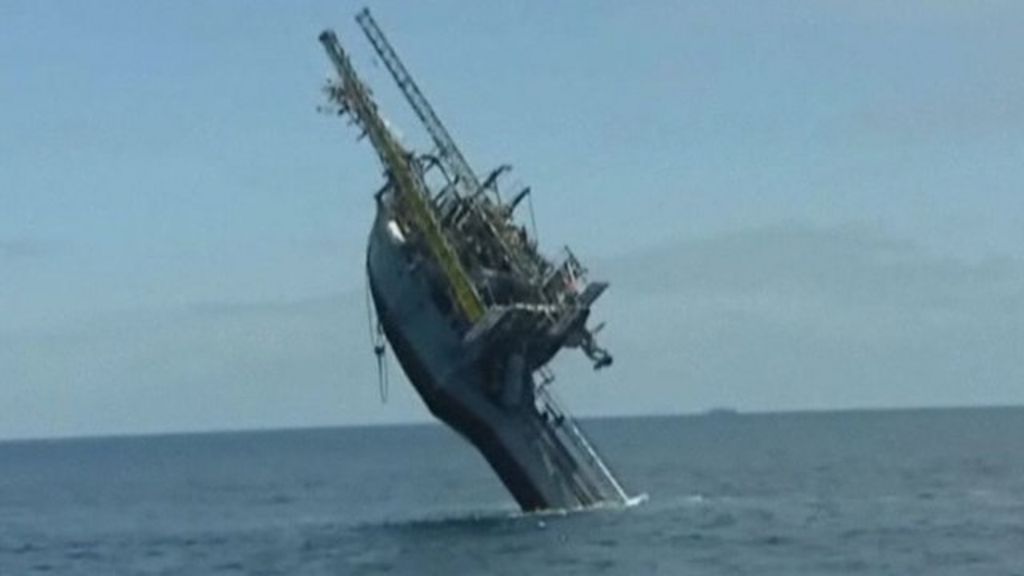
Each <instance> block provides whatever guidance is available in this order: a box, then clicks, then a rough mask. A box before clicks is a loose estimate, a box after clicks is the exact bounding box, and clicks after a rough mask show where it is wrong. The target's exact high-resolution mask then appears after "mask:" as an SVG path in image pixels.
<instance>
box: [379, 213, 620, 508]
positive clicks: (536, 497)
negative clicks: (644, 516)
mask: <svg viewBox="0 0 1024 576" xmlns="http://www.w3.org/2000/svg"><path fill="white" fill-rule="evenodd" d="M389 223H391V218H390V214H389V210H388V208H387V206H386V205H385V204H383V203H381V204H380V205H379V207H378V213H377V218H376V220H375V223H374V225H373V228H372V231H371V233H370V239H369V243H368V248H367V273H368V276H369V280H370V289H371V292H372V295H373V301H374V307H375V309H376V311H377V316H378V318H379V321H380V323H381V326H382V328H383V330H384V333H385V335H386V336H387V338H388V341H389V342H390V344H391V347H392V349H393V351H394V353H395V357H396V358H397V359H398V362H399V363H400V365H401V367H402V369H403V371H404V372H405V374H406V376H407V377H408V379H409V381H410V382H411V383H412V385H413V386H414V387H415V389H416V391H417V393H418V394H419V395H420V397H421V398H422V399H423V401H424V403H425V404H426V405H427V408H428V409H429V410H430V412H431V413H432V414H433V415H434V416H436V417H437V418H438V419H439V420H441V421H442V422H444V423H445V424H447V425H448V426H450V427H451V428H453V429H454V430H456V431H457V432H458V433H459V434H460V435H461V436H463V437H464V438H465V439H467V440H468V441H469V442H470V443H471V444H472V445H473V446H475V447H476V448H477V449H478V450H479V451H480V453H481V454H482V455H483V456H484V458H485V459H486V460H487V462H488V463H489V464H490V465H491V467H492V468H493V469H494V471H495V473H496V474H497V476H498V477H499V478H500V479H501V481H502V483H503V484H504V485H505V486H506V488H507V489H508V490H509V492H510V493H511V494H512V496H513V497H514V498H515V500H516V501H517V502H518V504H519V506H520V507H521V508H522V509H524V510H538V509H551V508H560V509H572V508H582V507H589V506H594V505H598V504H623V503H625V501H626V495H625V493H624V492H623V490H622V488H621V486H620V485H619V483H618V482H617V481H616V479H615V478H614V476H613V475H612V473H611V472H610V471H609V470H608V468H607V466H606V465H605V464H604V462H603V461H602V460H601V458H600V456H598V454H597V453H596V452H595V451H594V449H593V447H592V446H591V445H590V443H589V441H588V440H587V439H586V438H585V437H584V436H583V434H582V432H581V431H580V430H579V428H578V427H577V426H576V424H575V423H574V422H573V421H572V419H571V418H568V417H567V416H566V415H565V414H564V413H562V412H561V410H560V408H558V407H557V406H556V405H555V404H554V402H553V400H552V399H551V398H550V396H549V395H548V394H547V392H546V391H545V390H544V389H543V388H538V387H536V386H535V385H534V383H533V378H532V375H531V374H529V373H528V371H525V370H524V371H522V372H523V373H521V374H518V375H515V374H514V375H512V376H511V377H507V376H506V377H498V376H496V375H495V373H494V371H493V370H492V369H491V367H493V366H494V365H495V362H496V358H495V357H494V356H495V354H503V352H500V351H497V352H495V351H486V350H480V349H474V348H473V347H471V346H470V345H468V344H466V343H465V342H464V338H463V336H462V333H464V330H460V328H459V326H458V325H457V323H456V322H455V321H453V318H452V315H451V312H450V311H448V310H447V309H446V308H447V306H446V305H445V303H444V299H443V298H439V297H438V292H437V290H438V289H437V287H436V285H433V284H432V281H431V278H430V275H429V274H428V273H426V272H425V270H424V268H425V266H426V265H425V264H424V263H423V262H418V261H417V259H416V258H415V257H412V256H411V255H410V254H411V251H410V250H408V249H407V247H406V246H405V244H404V239H403V238H402V237H401V233H400V232H399V231H396V227H395V226H394V224H393V223H391V226H389ZM497 360H502V359H500V358H499V359H497Z"/></svg>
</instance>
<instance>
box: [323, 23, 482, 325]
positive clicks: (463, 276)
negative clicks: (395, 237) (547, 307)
mask: <svg viewBox="0 0 1024 576" xmlns="http://www.w3.org/2000/svg"><path fill="white" fill-rule="evenodd" d="M320 43H321V44H323V45H324V49H325V50H326V51H327V55H328V57H330V59H331V62H332V63H333V64H334V67H335V69H336V71H337V72H338V76H339V77H340V79H341V84H340V85H337V84H328V87H327V93H328V97H329V98H330V100H331V102H333V103H334V104H336V105H337V106H338V112H339V114H346V113H348V114H349V115H351V117H352V118H353V121H354V122H355V123H356V124H357V125H358V126H359V127H360V128H362V129H363V134H365V135H366V136H367V137H368V138H369V139H370V143H371V144H373V148H374V150H376V152H377V156H378V158H380V161H381V164H382V165H383V166H384V169H385V171H386V172H387V174H388V176H389V177H390V179H391V182H392V183H393V184H394V186H395V192H396V193H395V198H396V201H397V208H398V215H399V216H400V218H401V219H402V224H404V225H405V228H406V230H412V231H414V232H415V233H417V234H419V235H420V236H422V238H423V241H424V243H425V244H426V246H427V249H428V250H429V252H430V253H431V254H432V255H433V256H434V258H435V259H436V260H437V261H438V262H439V263H440V265H441V270H442V272H443V273H444V275H445V277H446V278H447V279H448V283H447V284H448V286H450V289H451V292H452V296H453V297H454V299H455V302H456V303H457V305H458V308H459V310H460V311H461V312H462V316H463V317H464V318H465V319H466V320H467V321H468V322H469V323H470V324H473V323H474V322H476V321H477V320H478V319H480V317H482V316H483V314H484V305H483V300H482V299H481V298H480V294H479V293H478V292H477V289H476V287H475V286H474V285H473V282H472V281H471V280H470V278H469V274H467V273H466V270H465V268H463V266H462V263H461V262H460V261H459V257H458V254H457V253H456V251H455V249H454V248H453V247H452V245H451V242H450V241H449V239H448V237H447V235H446V234H445V231H444V229H443V228H442V227H441V224H440V223H439V222H438V221H437V216H436V215H435V213H434V210H433V209H432V208H431V207H430V204H429V196H428V194H427V192H426V185H425V184H424V182H423V179H422V176H421V175H420V173H419V171H418V170H417V169H415V168H414V166H413V165H412V163H411V155H410V154H409V153H408V152H407V151H406V150H405V149H404V148H403V147H402V145H401V144H399V143H398V141H397V140H396V139H395V137H394V135H393V134H391V131H390V130H389V129H388V127H387V124H385V123H384V119H383V118H381V116H380V114H378V112H377V104H376V103H375V102H374V101H373V98H372V97H371V96H370V92H369V90H367V89H366V86H364V85H363V83H362V81H361V80H359V76H358V75H357V74H356V71H355V69H354V68H353V67H352V62H351V61H349V58H348V55H347V54H346V53H345V50H344V49H343V48H342V47H341V45H340V44H339V43H338V37H337V36H336V35H335V34H334V32H333V31H331V30H325V31H324V32H322V33H321V34H320Z"/></svg>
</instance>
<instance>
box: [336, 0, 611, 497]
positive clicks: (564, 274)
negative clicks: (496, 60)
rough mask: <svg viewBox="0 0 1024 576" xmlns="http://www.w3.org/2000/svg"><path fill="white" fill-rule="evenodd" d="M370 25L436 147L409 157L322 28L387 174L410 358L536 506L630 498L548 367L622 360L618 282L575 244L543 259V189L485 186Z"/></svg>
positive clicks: (376, 238)
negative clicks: (604, 322)
mask: <svg viewBox="0 0 1024 576" xmlns="http://www.w3.org/2000/svg"><path fill="white" fill-rule="evenodd" d="M356 21H357V22H358V24H359V26H360V28H361V29H362V30H363V32H364V33H365V35H366V37H367V38H368V39H369V41H370V44H372V46H373V48H374V50H375V52H376V54H377V56H378V57H379V58H380V60H381V61H382V62H383V63H384V65H385V66H386V67H387V69H388V71H389V72H390V73H391V75H392V77H393V78H394V80H395V82H396V83H397V84H398V87H399V88H400V89H401V91H402V93H403V95H404V96H405V98H406V99H407V100H408V102H409V104H410V105H411V107H412V109H413V111H414V112H415V113H416V116H417V117H418V118H419V119H420V120H421V121H422V123H423V125H424V127H425V128H426V130H427V132H428V133H429V134H430V137H431V139H432V140H433V144H434V149H433V150H432V151H431V152H430V153H426V154H416V153H413V152H412V151H409V150H407V149H405V148H404V147H403V146H402V144H401V143H400V142H399V141H398V139H397V138H396V137H395V135H394V134H393V133H392V131H391V130H390V129H389V126H388V124H387V123H386V122H385V121H384V119H383V118H382V117H381V115H380V114H379V113H378V109H377V104H376V103H375V102H374V100H373V97H372V95H371V93H370V91H369V90H368V89H367V87H366V86H365V85H364V84H363V83H362V81H361V80H360V79H359V77H358V76H357V75H356V72H355V70H354V68H353V67H352V64H351V62H350V60H349V57H348V55H347V54H346V53H345V51H344V49H343V48H342V47H341V45H340V43H339V42H338V39H337V36H336V35H335V33H334V32H333V31H331V30H325V31H324V32H323V33H321V34H320V37H319V39H320V42H321V43H322V44H323V46H324V48H325V49H326V51H327V55H328V57H329V58H330V60H331V62H332V63H333V65H334V67H335V69H336V71H337V75H338V76H337V78H335V79H332V80H329V81H328V83H327V85H326V86H325V93H326V94H327V98H328V101H329V106H328V108H327V110H328V111H330V112H332V113H337V114H338V115H341V116H346V117H348V118H349V119H351V121H352V123H354V124H355V125H356V126H357V127H358V128H359V129H360V130H361V136H360V137H364V136H365V137H366V138H367V139H368V140H369V142H370V143H371V144H372V145H373V148H374V150H375V151H376V153H377V156H378V158H379V160H380V162H381V164H382V166H383V171H384V176H385V184H384V186H383V187H382V188H381V189H380V190H379V191H378V192H377V193H376V195H375V198H376V204H377V212H376V218H375V219H374V222H373V226H372V229H371V231H370V237H369V243H368V247H367V257H366V270H367V274H368V277H369V285H370V292H371V294H372V297H373V303H374V308H375V310H376V313H377V318H378V322H379V326H380V328H381V329H382V332H383V334H384V335H386V337H387V341H388V342H389V343H390V344H391V347H392V349H393V350H394V354H395V356H396V357H397V359H398V362H399V364H400V365H401V367H402V369H403V371H404V372H405V374H406V376H407V377H408V379H409V381H410V382H411V383H412V385H413V386H414V387H415V388H416V391H417V392H418V393H419V395H420V396H421V397H422V399H423V401H424V402H425V403H426V405H427V407H428V408H429V410H430V411H431V412H432V413H433V414H434V415H435V416H436V417H437V418H439V419H440V420H441V421H443V422H444V423H445V424H447V425H448V426H450V427H452V428H453V429H455V430H456V431H457V432H458V433H459V434H461V435H462V436H463V437H465V438H466V439H467V440H468V441H469V442H471V443H472V444H473V445H474V446H475V447H476V448H477V449H478V450H479V451H480V452H481V453H482V454H483V456H484V458H485V459H486V460H487V462H488V463H490V465H491V467H492V468H493V469H494V471H495V473H496V474H497V475H498V477H499V478H500V479H501V481H502V482H503V483H504V485H505V486H506V487H507V488H508V490H509V492H510V493H511V494H512V496H513V497H514V498H515V500H516V501H517V502H518V504H519V506H520V507H521V508H522V509H523V510H539V509H550V508H561V509H572V508H583V507H591V506H595V505H604V504H610V505H616V504H625V503H626V502H627V501H628V498H627V496H626V493H625V491H624V490H623V488H622V486H621V485H620V484H619V482H618V480H616V478H615V476H614V475H613V474H612V472H611V471H610V470H609V468H608V466H607V465H605V463H604V461H603V460H602V459H601V457H600V456H599V455H598V453H597V451H596V450H595V449H594V447H593V445H592V444H591V443H590V442H589V441H588V440H587V438H586V437H585V436H584V434H583V433H582V432H581V430H580V428H579V427H578V426H577V425H576V423H575V422H574V421H573V420H572V418H570V417H569V415H568V414H566V413H565V412H564V411H563V410H562V409H561V408H560V407H559V406H558V405H557V403H556V402H555V400H554V399H553V398H552V395H551V391H550V389H549V387H550V384H551V382H552V380H553V376H552V375H551V372H550V370H549V369H548V368H547V364H548V362H550V361H551V359H552V358H553V357H554V356H555V354H556V353H558V351H559V350H561V349H562V348H564V347H569V348H579V349H581V350H582V351H583V352H584V353H585V354H586V355H587V356H588V357H589V358H590V359H591V360H592V361H593V364H594V367H595V369H597V368H603V367H605V366H608V365H610V364H611V363H612V357H611V355H610V354H609V353H608V352H607V351H606V350H605V349H603V348H601V347H600V346H599V345H598V344H597V342H596V341H595V339H594V333H595V332H596V331H597V330H596V329H595V330H591V329H588V328H587V325H586V323H587V320H588V317H589V316H590V307H591V305H592V304H593V303H594V301H595V300H597V298H598V297H599V296H600V295H601V294H602V292H604V290H605V289H606V288H607V286H608V285H607V283H604V282H589V281H588V280H587V278H586V270H585V269H584V267H583V266H582V265H581V264H580V262H579V261H578V260H577V259H576V257H575V256H573V254H572V253H571V252H570V251H569V250H568V248H566V253H565V257H564V260H562V261H561V262H559V263H554V262H552V261H550V260H548V259H547V258H546V257H544V256H542V255H541V254H540V252H539V251H538V249H537V245H536V240H535V237H534V236H535V235H531V234H530V233H528V232H527V230H526V228H525V227H524V226H521V225H519V224H518V223H517V222H516V220H515V219H514V212H515V210H516V208H517V206H519V205H520V203H521V202H522V201H523V200H524V199H525V198H527V197H528V195H529V194H530V189H529V188H525V189H522V190H518V191H516V193H515V194H514V195H512V197H511V199H510V200H507V201H506V200H505V199H504V198H503V197H502V195H501V194H500V193H499V190H498V180H499V177H500V176H501V175H502V174H503V173H504V172H506V171H507V170H508V169H509V167H508V166H501V167H499V168H498V169H496V170H494V171H492V172H491V173H490V174H489V175H488V176H487V177H486V178H484V179H482V180H481V179H479V178H478V177H477V175H476V173H475V172H474V171H473V170H472V169H471V168H470V166H469V164H468V163H467V162H466V160H465V158H464V157H463V155H462V153H461V152H460V151H459V149H458V147H457V146H456V145H455V142H454V141H453V140H452V138H451V136H449V134H448V131H447V130H446V129H445V127H444V126H443V125H442V124H441V121H440V120H439V119H438V118H437V116H436V114H435V113H434V110H433V109H432V108H431V106H430V104H429V103H428V102H427V100H426V98H425V97H424V96H423V94H422V93H421V92H420V90H419V88H418V87H417V85H416V83H415V82H414V81H413V79H412V77H411V76H410V75H409V73H408V71H406V69H405V66H404V65H403V64H402V62H401V61H400V60H399V58H398V55H397V54H396V53H395V51H394V50H393V49H392V47H391V45H390V44H389V43H388V41H387V39H386V38H385V36H384V34H383V33H382V32H381V30H380V29H379V28H378V27H377V24H376V22H375V21H374V19H373V17H372V16H371V15H370V13H369V11H368V10H366V9H364V10H362V11H361V12H360V13H359V14H358V15H357V16H356ZM381 351H382V348H378V354H379V353H380V352H381ZM410 481H412V480H410Z"/></svg>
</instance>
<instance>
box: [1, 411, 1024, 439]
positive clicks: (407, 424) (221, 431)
mask: <svg viewBox="0 0 1024 576" xmlns="http://www.w3.org/2000/svg"><path fill="white" fill-rule="evenodd" d="M1007 410H1009V411H1015V410H1016V411H1024V404H1001V405H975V406H879V407H845V408H820V409H815V408H805V409H798V410H765V411H758V410H754V411H749V412H745V411H740V410H733V409H732V408H729V407H721V408H710V409H707V410H702V411H699V412H681V413H671V414H670V413H651V412H646V413H643V414H607V415H592V416H577V417H573V420H575V421H576V422H577V423H581V424H583V425H587V424H588V423H593V422H604V421H619V420H648V419H651V420H658V419H674V418H694V419H697V418H714V419H718V418H724V419H728V418H741V417H774V416H779V417H785V416H830V415H833V416H844V415H855V414H896V413H921V412H990V411H1007ZM719 411H724V413H720V412H719ZM420 427H430V428H437V429H440V430H444V431H445V432H447V433H450V434H452V435H454V436H455V437H458V438H460V439H461V436H459V435H458V433H457V432H455V431H453V430H452V429H451V428H449V427H448V426H447V425H446V424H444V423H443V422H441V421H439V420H436V419H434V418H430V417H428V418H425V419H423V420H401V421H397V420H396V421H394V422H366V423H358V422H353V423H342V424H329V425H322V426H301V425H298V426H281V427H266V428H217V429H209V430H168V431H162V432H161V431H151V432H145V431H143V432H124V433H116V432H115V433H113V434H95V435H88V434H87V435H74V436H38V437H7V438H0V446H3V445H4V444H32V443H50V442H74V441H78V440H82V441H106V440H131V439H140V440H141V439H160V438H177V437H183V436H219V435H226V436H230V435H249V434H252V435H259V434H276V433H292V432H296V433H302V432H318V431H324V432H327V431H337V430H348V429H363V428H367V429H380V428H420Z"/></svg>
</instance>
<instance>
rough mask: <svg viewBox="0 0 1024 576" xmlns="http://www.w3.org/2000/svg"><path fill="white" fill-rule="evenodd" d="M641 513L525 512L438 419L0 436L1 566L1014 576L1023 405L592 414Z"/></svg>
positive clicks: (1022, 497) (9, 572) (1020, 562)
mask: <svg viewBox="0 0 1024 576" xmlns="http://www.w3.org/2000/svg"><path fill="white" fill-rule="evenodd" d="M581 427H582V428H584V429H585V430H586V432H587V433H588V434H589V435H590V436H591V438H592V439H593V441H594V443H595V444H596V445H597V446H598V448H599V449H600V451H601V452H602V453H603V454H604V456H605V458H606V460H607V461H608V462H609V464H610V465H611V467H612V468H613V469H614V470H615V471H616V472H617V474H618V475H619V477H620V478H621V480H622V483H623V484H624V485H625V487H626V488H627V490H628V491H629V492H630V493H631V494H633V495H636V496H639V498H637V500H638V501H640V502H639V503H637V504H636V505H633V506H629V507H624V508H618V509H598V510H589V511H553V512H546V513H539V514H538V513H534V514H523V513H520V512H519V511H518V510H517V509H516V506H515V504H514V502H513V501H512V500H511V498H510V497H509V496H508V494H507V493H506V492H505V490H504V489H503V488H502V486H501V485H500V483H499V482H498V481H497V480H496V478H495V477H494V476H493V474H492V473H491V472H490V470H489V468H488V467H487V466H486V464H485V462H484V461H483V459H482V458H481V457H479V456H478V455H477V454H476V453H475V452H474V451H473V450H472V449H471V448H470V446H469V445H468V444H466V443H465V442H464V441H463V440H461V439H460V438H459V437H458V436H456V435H455V434H453V433H452V432H450V431H448V430H447V429H445V428H443V427H441V426H439V425H417V426H396V427H360V428H337V429H315V430H291V431H266V432H244V433H215V434H192V435H171V436H147V437H120V438H101V439H71V440H36V441H19V442H5V443H0V575H2V576H23V575H25V576H27V575H33V574H60V575H64V574H67V575H79V574H80V575H117V574H132V575H135V574H139V575H145V574H186V575H191V576H202V575H232V574H259V575H267V576H271V575H275V576H276V575H302V574H318V575H319V574H329V575H347V574H416V575H420V574H515V575H517V576H522V575H523V574H530V575H537V574H587V575H591V574H624V575H625V574H628V575H646V574H680V575H704V574H730V575H731V574H755V575H758V576H764V575H770V574H778V575H800V574H814V575H821V574H892V575H916V574H929V575H931V574H969V575H985V574H993V575H994V574H999V575H1014V574H1016V575H1024V409H1022V408H991V409H932V410H892V411H850V412H818V413H815V412H807V413H785V414H735V413H731V412H714V413H710V414H707V415H699V416H679V417H645V418H622V419H602V420H584V421H582V422H581Z"/></svg>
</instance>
